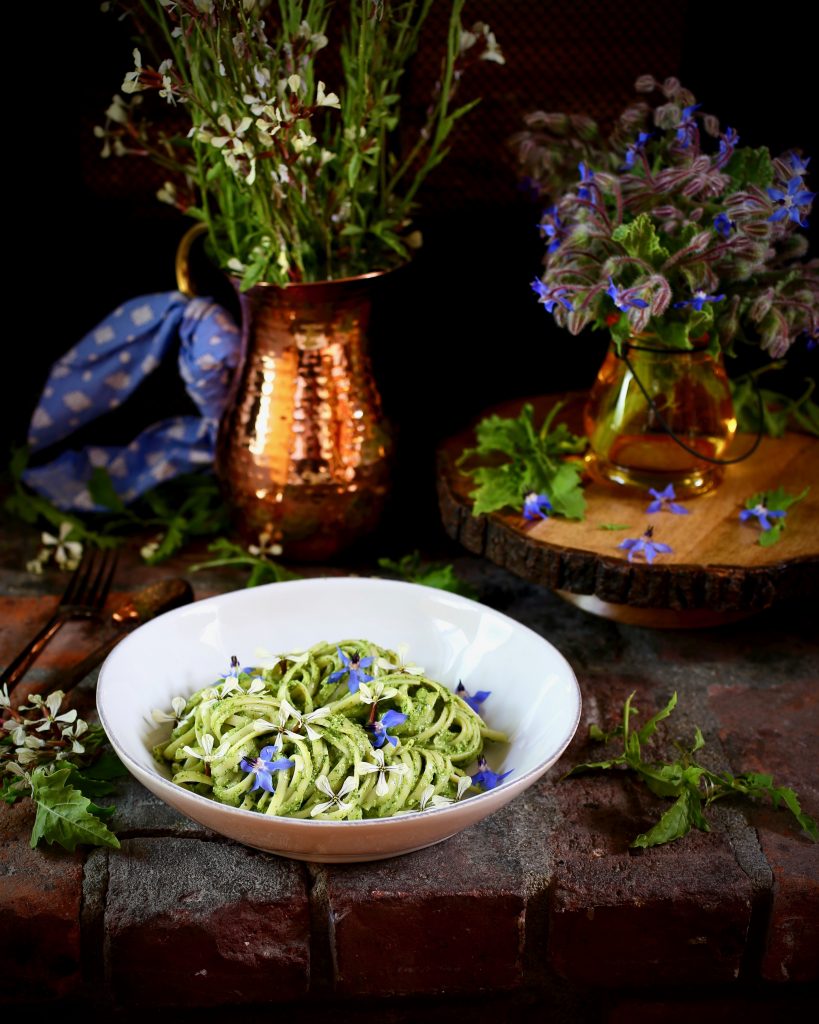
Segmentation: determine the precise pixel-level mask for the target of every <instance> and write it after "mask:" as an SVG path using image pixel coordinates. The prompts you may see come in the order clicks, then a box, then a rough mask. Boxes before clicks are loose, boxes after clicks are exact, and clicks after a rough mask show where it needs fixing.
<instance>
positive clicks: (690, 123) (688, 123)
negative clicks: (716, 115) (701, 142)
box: [677, 103, 702, 149]
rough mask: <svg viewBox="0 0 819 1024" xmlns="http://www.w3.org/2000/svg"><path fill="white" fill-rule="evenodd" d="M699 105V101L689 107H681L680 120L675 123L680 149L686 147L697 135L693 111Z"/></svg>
mask: <svg viewBox="0 0 819 1024" xmlns="http://www.w3.org/2000/svg"><path fill="white" fill-rule="evenodd" d="M701 106H702V104H701V103H694V104H693V105H692V106H690V107H683V112H682V120H681V121H680V123H679V124H678V125H677V142H678V143H679V145H680V149H688V147H689V146H690V145H691V143H692V142H693V141H694V140H695V139H696V137H697V134H698V129H697V122H696V119H695V118H694V111H695V110H699V108H700V107H701Z"/></svg>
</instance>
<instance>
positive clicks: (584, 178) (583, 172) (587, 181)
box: [577, 160, 594, 201]
mask: <svg viewBox="0 0 819 1024" xmlns="http://www.w3.org/2000/svg"><path fill="white" fill-rule="evenodd" d="M577 169H578V171H580V184H579V185H578V188H577V195H578V198H580V199H586V200H587V201H591V199H592V193H591V189H590V188H588V187H587V186H588V185H593V184H594V171H592V170H591V169H590V168H588V167H586V165H585V164H584V163H583V161H582V160H581V161H580V163H579V164H578V165H577Z"/></svg>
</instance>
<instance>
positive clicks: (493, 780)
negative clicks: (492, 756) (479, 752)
mask: <svg viewBox="0 0 819 1024" xmlns="http://www.w3.org/2000/svg"><path fill="white" fill-rule="evenodd" d="M513 771H514V769H513V768H510V769H509V771H508V772H504V773H503V774H502V775H499V774H498V773H497V772H493V771H492V769H491V768H490V767H489V766H488V765H487V763H486V758H485V757H483V756H481V757H479V758H478V771H477V772H476V773H475V774H474V775H473V776H472V782H473V784H474V785H476V786H483V788H484V789H494V788H495V786H499V785H500V784H501V783H502V782H503V780H504V779H505V778H506V776H507V775H511V774H512V772H513Z"/></svg>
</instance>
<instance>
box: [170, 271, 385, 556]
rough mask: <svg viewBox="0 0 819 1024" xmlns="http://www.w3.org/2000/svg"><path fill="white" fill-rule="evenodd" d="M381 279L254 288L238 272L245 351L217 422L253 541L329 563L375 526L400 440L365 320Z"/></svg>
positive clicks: (223, 458)
mask: <svg viewBox="0 0 819 1024" xmlns="http://www.w3.org/2000/svg"><path fill="white" fill-rule="evenodd" d="M182 265H183V266H184V260H183V261H182ZM179 266H180V264H178V267H179ZM384 276H385V275H384V273H383V272H376V273H371V274H363V275H361V276H359V277H351V278H344V279H340V280H336V281H319V282H316V283H308V284H289V285H285V286H283V287H282V286H278V285H272V284H258V285H255V286H253V287H252V288H250V289H248V291H246V292H240V291H238V282H235V281H234V286H236V287H237V292H238V295H239V302H240V305H241V310H242V356H241V359H240V362H239V367H238V369H237V371H236V375H235V377H234V380H233V385H232V389H231V393H230V396H229V398H228V402H227V405H226V407H225V411H224V413H223V416H222V420H221V423H220V428H219V439H218V442H217V452H216V472H217V475H218V477H219V480H220V482H221V484H222V487H223V490H224V494H225V498H226V501H227V503H228V505H229V507H230V509H231V511H232V518H233V522H234V524H235V527H236V529H237V531H238V532H239V534H240V535H241V537H242V538H243V540H245V541H246V542H247V543H249V544H256V545H260V544H261V546H264V547H266V548H268V549H269V548H270V547H271V546H275V545H280V546H281V548H282V554H283V555H284V557H285V558H288V559H291V558H292V559H294V560H297V561H298V560H308V561H309V560H323V559H327V558H330V557H331V556H332V555H334V554H335V553H336V552H338V551H340V550H341V549H342V548H344V547H346V546H347V545H349V544H350V543H352V542H353V541H354V540H356V539H358V538H360V537H362V536H365V535H366V534H367V533H369V532H370V531H372V530H373V528H374V527H375V526H376V524H377V522H378V520H379V517H380V514H381V510H382V507H383V504H384V500H385V498H386V494H387V489H388V484H389V465H388V461H389V456H390V454H391V441H390V438H389V434H388V431H387V428H386V424H385V422H384V419H383V416H382V413H381V400H380V397H379V394H378V391H377V389H376V386H375V381H374V379H373V375H372V371H371V368H370V361H369V358H368V355H367V327H368V322H369V317H370V310H371V306H372V299H373V292H374V291H375V290H376V289H377V287H378V284H379V282H380V281H381V279H382V278H383V277H384ZM179 283H180V287H182V285H183V284H185V285H187V284H188V280H187V278H186V277H184V276H181V277H180V278H179Z"/></svg>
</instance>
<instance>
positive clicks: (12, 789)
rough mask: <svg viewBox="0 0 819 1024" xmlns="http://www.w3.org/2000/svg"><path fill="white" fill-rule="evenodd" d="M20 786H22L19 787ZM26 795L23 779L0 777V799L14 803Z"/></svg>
mask: <svg viewBox="0 0 819 1024" xmlns="http://www.w3.org/2000/svg"><path fill="white" fill-rule="evenodd" d="M21 787H22V788H21ZM24 796H26V784H25V781H24V780H23V779H10V778H9V777H8V776H6V777H5V778H3V779H0V800H2V801H3V802H4V803H7V804H16V803H17V801H18V800H22V798H23V797H24Z"/></svg>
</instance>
